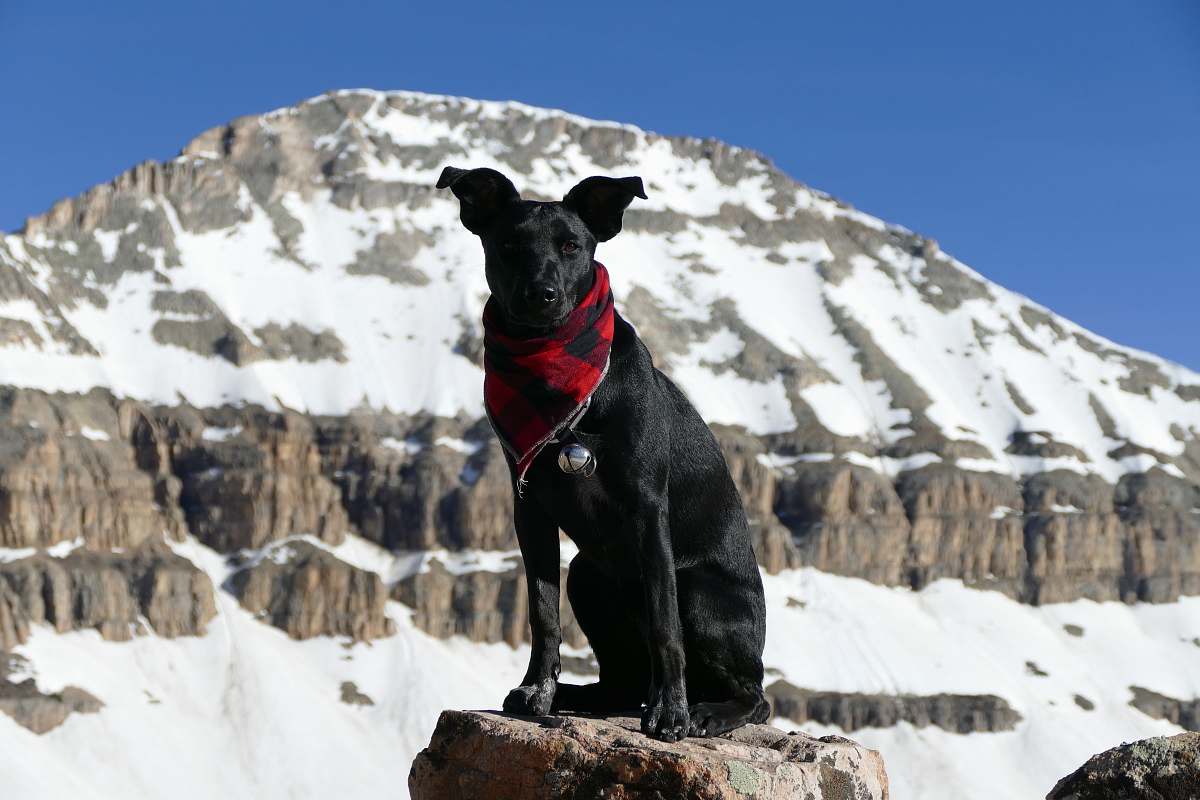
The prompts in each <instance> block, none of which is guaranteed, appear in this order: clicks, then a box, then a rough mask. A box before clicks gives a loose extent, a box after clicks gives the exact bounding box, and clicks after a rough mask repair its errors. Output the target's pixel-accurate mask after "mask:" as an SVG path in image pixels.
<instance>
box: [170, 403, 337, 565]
mask: <svg viewBox="0 0 1200 800" xmlns="http://www.w3.org/2000/svg"><path fill="white" fill-rule="evenodd" d="M221 429H222V430H230V431H233V430H236V431H238V434H237V435H229V436H224V438H204V436H203V435H201V436H198V437H196V438H194V439H193V438H191V437H188V438H185V439H183V440H182V441H180V442H178V444H177V445H176V446H175V448H174V450H175V452H174V454H173V464H174V469H175V472H176V474H177V475H178V477H179V479H180V481H181V482H182V491H181V494H180V498H179V502H180V505H181V506H182V507H183V510H184V512H185V513H186V515H187V522H188V528H189V529H190V530H191V532H192V533H193V534H194V535H195V536H196V537H197V538H199V539H200V540H201V541H203V542H204V543H205V544H207V545H209V546H210V547H213V548H215V549H217V550H221V551H223V552H230V551H233V550H238V549H241V548H259V547H262V546H264V545H266V544H269V543H271V542H274V541H278V540H280V539H284V538H287V537H288V536H294V535H297V534H312V535H314V536H317V537H318V538H320V539H322V540H324V541H327V542H330V543H331V544H338V543H340V542H341V541H342V540H343V539H344V537H345V534H346V531H347V530H348V529H349V528H350V522H349V520H348V519H347V517H346V510H345V508H343V506H342V502H341V499H342V498H341V494H340V492H339V491H338V489H337V486H336V485H334V484H333V483H332V482H331V481H330V480H329V478H328V477H327V476H326V475H325V474H324V472H323V471H322V467H323V464H322V460H321V454H320V449H319V448H318V446H317V441H316V437H315V435H314V430H313V424H312V421H311V420H309V419H308V418H307V417H305V416H304V415H302V414H296V413H292V412H284V413H278V414H276V413H269V412H265V411H261V410H258V409H248V410H246V411H244V412H243V413H242V414H240V415H238V416H236V417H233V418H231V419H229V420H228V422H227V424H226V425H223V426H221Z"/></svg>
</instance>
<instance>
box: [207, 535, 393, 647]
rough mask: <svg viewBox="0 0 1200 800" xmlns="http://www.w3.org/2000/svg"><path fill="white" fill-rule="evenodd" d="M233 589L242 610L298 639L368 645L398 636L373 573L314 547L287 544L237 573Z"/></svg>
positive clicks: (266, 553) (385, 594) (230, 584)
mask: <svg viewBox="0 0 1200 800" xmlns="http://www.w3.org/2000/svg"><path fill="white" fill-rule="evenodd" d="M229 586H230V589H231V590H232V591H233V593H234V594H235V595H236V596H237V598H238V602H240V603H241V604H242V608H244V609H246V610H247V611H249V612H251V613H252V614H257V615H259V616H261V617H262V618H263V619H265V620H266V621H267V622H269V623H270V624H272V625H274V626H275V627H276V628H279V629H280V630H282V631H286V632H287V634H288V636H291V637H292V638H293V639H311V638H312V637H314V636H349V637H350V638H352V639H354V640H355V641H369V640H371V639H379V638H382V637H384V636H390V635H392V634H393V633H395V632H396V627H395V623H393V622H392V620H390V619H388V617H387V614H386V610H385V604H386V602H387V589H386V588H385V587H384V585H383V581H382V580H381V579H380V578H379V576H378V575H376V574H375V573H374V572H368V571H367V570H364V569H359V568H358V567H354V566H351V565H350V564H347V563H346V562H345V561H342V560H341V559H339V558H338V557H337V556H335V555H333V554H332V553H329V552H326V551H325V550H322V549H321V548H319V547H317V546H315V545H313V544H311V543H309V542H303V541H300V542H286V543H284V544H281V545H278V546H276V547H273V548H269V549H268V550H267V551H265V552H264V553H263V554H262V555H261V557H260V558H259V559H258V561H257V562H255V563H253V564H251V565H250V566H247V567H245V568H244V569H242V570H240V571H239V572H235V573H234V574H233V576H232V577H231V578H230V579H229Z"/></svg>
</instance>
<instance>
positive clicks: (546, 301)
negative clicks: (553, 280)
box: [525, 283, 558, 306]
mask: <svg viewBox="0 0 1200 800" xmlns="http://www.w3.org/2000/svg"><path fill="white" fill-rule="evenodd" d="M525 299H526V300H527V301H529V305H531V306H548V305H551V304H553V303H554V301H555V300H557V299H558V289H555V288H554V287H553V286H551V285H550V284H548V283H531V284H529V287H528V288H526V289H525Z"/></svg>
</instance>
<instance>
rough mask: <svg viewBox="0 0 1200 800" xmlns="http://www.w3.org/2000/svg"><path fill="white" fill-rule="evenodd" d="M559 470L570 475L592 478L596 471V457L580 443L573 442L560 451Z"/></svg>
mask: <svg viewBox="0 0 1200 800" xmlns="http://www.w3.org/2000/svg"><path fill="white" fill-rule="evenodd" d="M558 468H559V469H561V470H562V471H563V472H565V473H567V474H568V475H580V476H582V477H584V478H590V477H592V473H594V472H595V471H596V457H595V456H594V455H592V451H591V450H588V449H587V448H586V447H584V446H583V445H581V444H579V442H571V443H570V444H565V445H563V449H562V450H559V451H558Z"/></svg>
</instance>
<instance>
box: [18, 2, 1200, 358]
mask: <svg viewBox="0 0 1200 800" xmlns="http://www.w3.org/2000/svg"><path fill="white" fill-rule="evenodd" d="M0 76H2V77H3V79H4V81H3V87H4V88H3V92H2V93H0V110H2V113H0V120H3V124H0V180H2V181H3V183H2V184H0V185H2V187H3V188H2V189H0V229H3V230H14V229H16V228H18V227H20V225H21V224H22V222H23V220H24V218H25V217H26V216H28V215H29V214H33V213H38V212H41V211H43V210H45V209H46V208H47V207H48V206H49V205H50V204H51V203H52V202H53V201H54V200H56V199H58V198H60V197H63V196H67V195H71V194H76V193H79V192H81V191H83V190H84V189H86V188H87V187H88V186H91V185H93V184H95V183H100V182H103V181H105V180H108V179H109V178H111V177H113V176H114V175H116V174H117V173H119V172H120V171H122V170H124V169H126V168H128V167H129V166H131V165H133V164H135V163H137V162H139V161H142V160H145V159H148V158H154V159H164V158H170V157H172V156H173V155H175V154H176V152H177V151H178V150H179V148H180V147H181V146H182V145H183V144H184V143H185V142H186V141H187V140H188V139H190V138H191V137H193V136H194V135H195V134H197V133H199V132H200V131H202V130H204V129H206V128H209V127H212V126H214V125H217V124H220V123H222V122H225V121H227V120H229V119H231V118H233V117H236V116H239V115H242V114H250V113H257V112H261V111H266V110H268V109H271V108H274V107H277V106H280V105H286V104H289V103H293V102H295V101H297V100H300V99H303V98H305V97H308V96H311V95H314V94H318V93H320V92H322V91H325V90H328V89H335V88H347V87H373V88H381V89H413V90H420V91H429V92H440V93H449V94H460V95H470V96H474V97H482V98H491V99H518V100H522V101H524V102H527V103H532V104H535V105H544V106H552V107H557V108H564V109H567V110H569V111H573V112H576V113H579V114H583V115H586V116H592V117H599V118H603V119H616V120H621V121H625V122H632V123H635V124H637V125H639V126H641V127H644V128H648V129H650V130H655V131H658V132H661V133H670V134H691V135H696V136H715V137H718V138H721V139H725V140H727V141H730V142H733V143H735V144H739V145H743V146H747V147H752V148H754V149H757V150H760V151H762V152H764V153H766V154H767V155H769V156H770V157H771V158H772V159H773V160H774V161H775V162H776V163H777V164H779V165H780V166H781V167H782V168H783V169H784V170H786V171H787V172H789V173H790V174H791V175H793V176H795V177H796V178H798V179H800V180H802V181H804V182H806V183H808V184H810V185H812V186H815V187H818V188H820V189H824V190H826V191H829V192H831V193H832V194H834V195H836V196H838V197H840V198H842V199H844V200H847V201H848V202H850V203H852V204H853V205H855V206H857V207H859V208H862V209H864V210H866V211H868V212H870V213H873V214H876V215H878V216H881V217H884V218H885V219H887V220H889V221H892V222H898V223H900V224H902V225H905V226H907V227H909V228H912V229H914V230H917V231H919V232H921V233H923V234H926V235H929V236H932V237H934V238H936V239H938V240H939V242H940V243H941V244H942V247H943V249H945V250H947V251H948V252H950V253H952V254H954V255H956V256H958V257H959V258H960V259H962V260H963V261H965V262H967V263H968V264H971V265H972V266H973V267H975V268H976V269H978V270H979V271H980V272H982V273H984V274H985V275H987V276H988V277H990V278H992V279H993V280H996V281H998V282H1000V283H1002V284H1004V285H1006V286H1008V287H1010V288H1012V289H1015V290H1017V291H1020V292H1023V293H1025V294H1027V295H1029V296H1031V297H1032V298H1034V299H1035V300H1037V301H1039V302H1041V303H1044V304H1045V305H1048V306H1050V307H1051V308H1053V309H1055V310H1056V311H1058V312H1059V313H1062V314H1064V315H1066V316H1067V317H1069V318H1071V319H1074V320H1075V321H1077V322H1079V323H1080V324H1082V325H1085V326H1087V327H1089V328H1091V329H1093V330H1095V331H1097V332H1099V333H1101V334H1103V335H1106V336H1108V337H1110V338H1112V339H1115V340H1117V341H1119V342H1122V343H1125V344H1130V345H1133V346H1136V347H1141V348H1144V349H1147V350H1151V351H1154V352H1157V353H1160V354H1162V355H1164V356H1166V357H1168V358H1173V359H1175V360H1177V361H1180V362H1182V363H1184V364H1187V365H1189V366H1191V367H1193V368H1197V369H1200V336H1198V335H1197V330H1198V326H1197V324H1196V321H1195V320H1196V316H1197V310H1198V305H1200V256H1198V255H1197V252H1198V248H1200V242H1198V241H1197V239H1198V238H1200V237H1198V232H1200V2H1196V1H1195V0H1148V1H1147V2H1132V0H1124V1H1120V2H1118V1H1115V0H1056V1H1055V2H1046V1H1045V0H1038V1H1037V2H1031V1H1030V0H1007V1H1006V2H1003V3H989V4H983V3H964V2H961V0H960V1H959V2H950V1H949V0H945V1H943V0H930V1H929V2H922V3H917V2H907V3H901V2H895V0H878V1H873V2H841V3H831V2H828V1H827V0H822V2H809V1H808V0H797V1H794V2H780V3H760V2H754V1H753V0H739V2H726V3H707V2H696V3H692V4H688V5H682V4H670V5H668V4H666V3H662V4H654V3H648V2H637V3H628V2H620V1H615V0H614V1H613V2H607V3H603V4H599V3H592V4H587V5H583V4H573V3H564V2H556V3H521V2H513V3H494V2H493V3H478V4H472V3H445V2H443V3H432V4H430V3H420V4H410V3H404V2H355V1H354V0H344V1H343V2H341V3H317V2H308V0H294V1H293V2H286V3H284V2H251V0H245V2H227V1H226V0H210V1H209V2H207V3H200V4H196V3H187V4H183V3H161V2H158V3H150V2H137V1H134V0H131V1H130V2H122V1H121V0H117V2H113V3H94V2H89V3H84V2H76V0H59V2H54V3H47V2H31V1H30V0H0Z"/></svg>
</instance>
